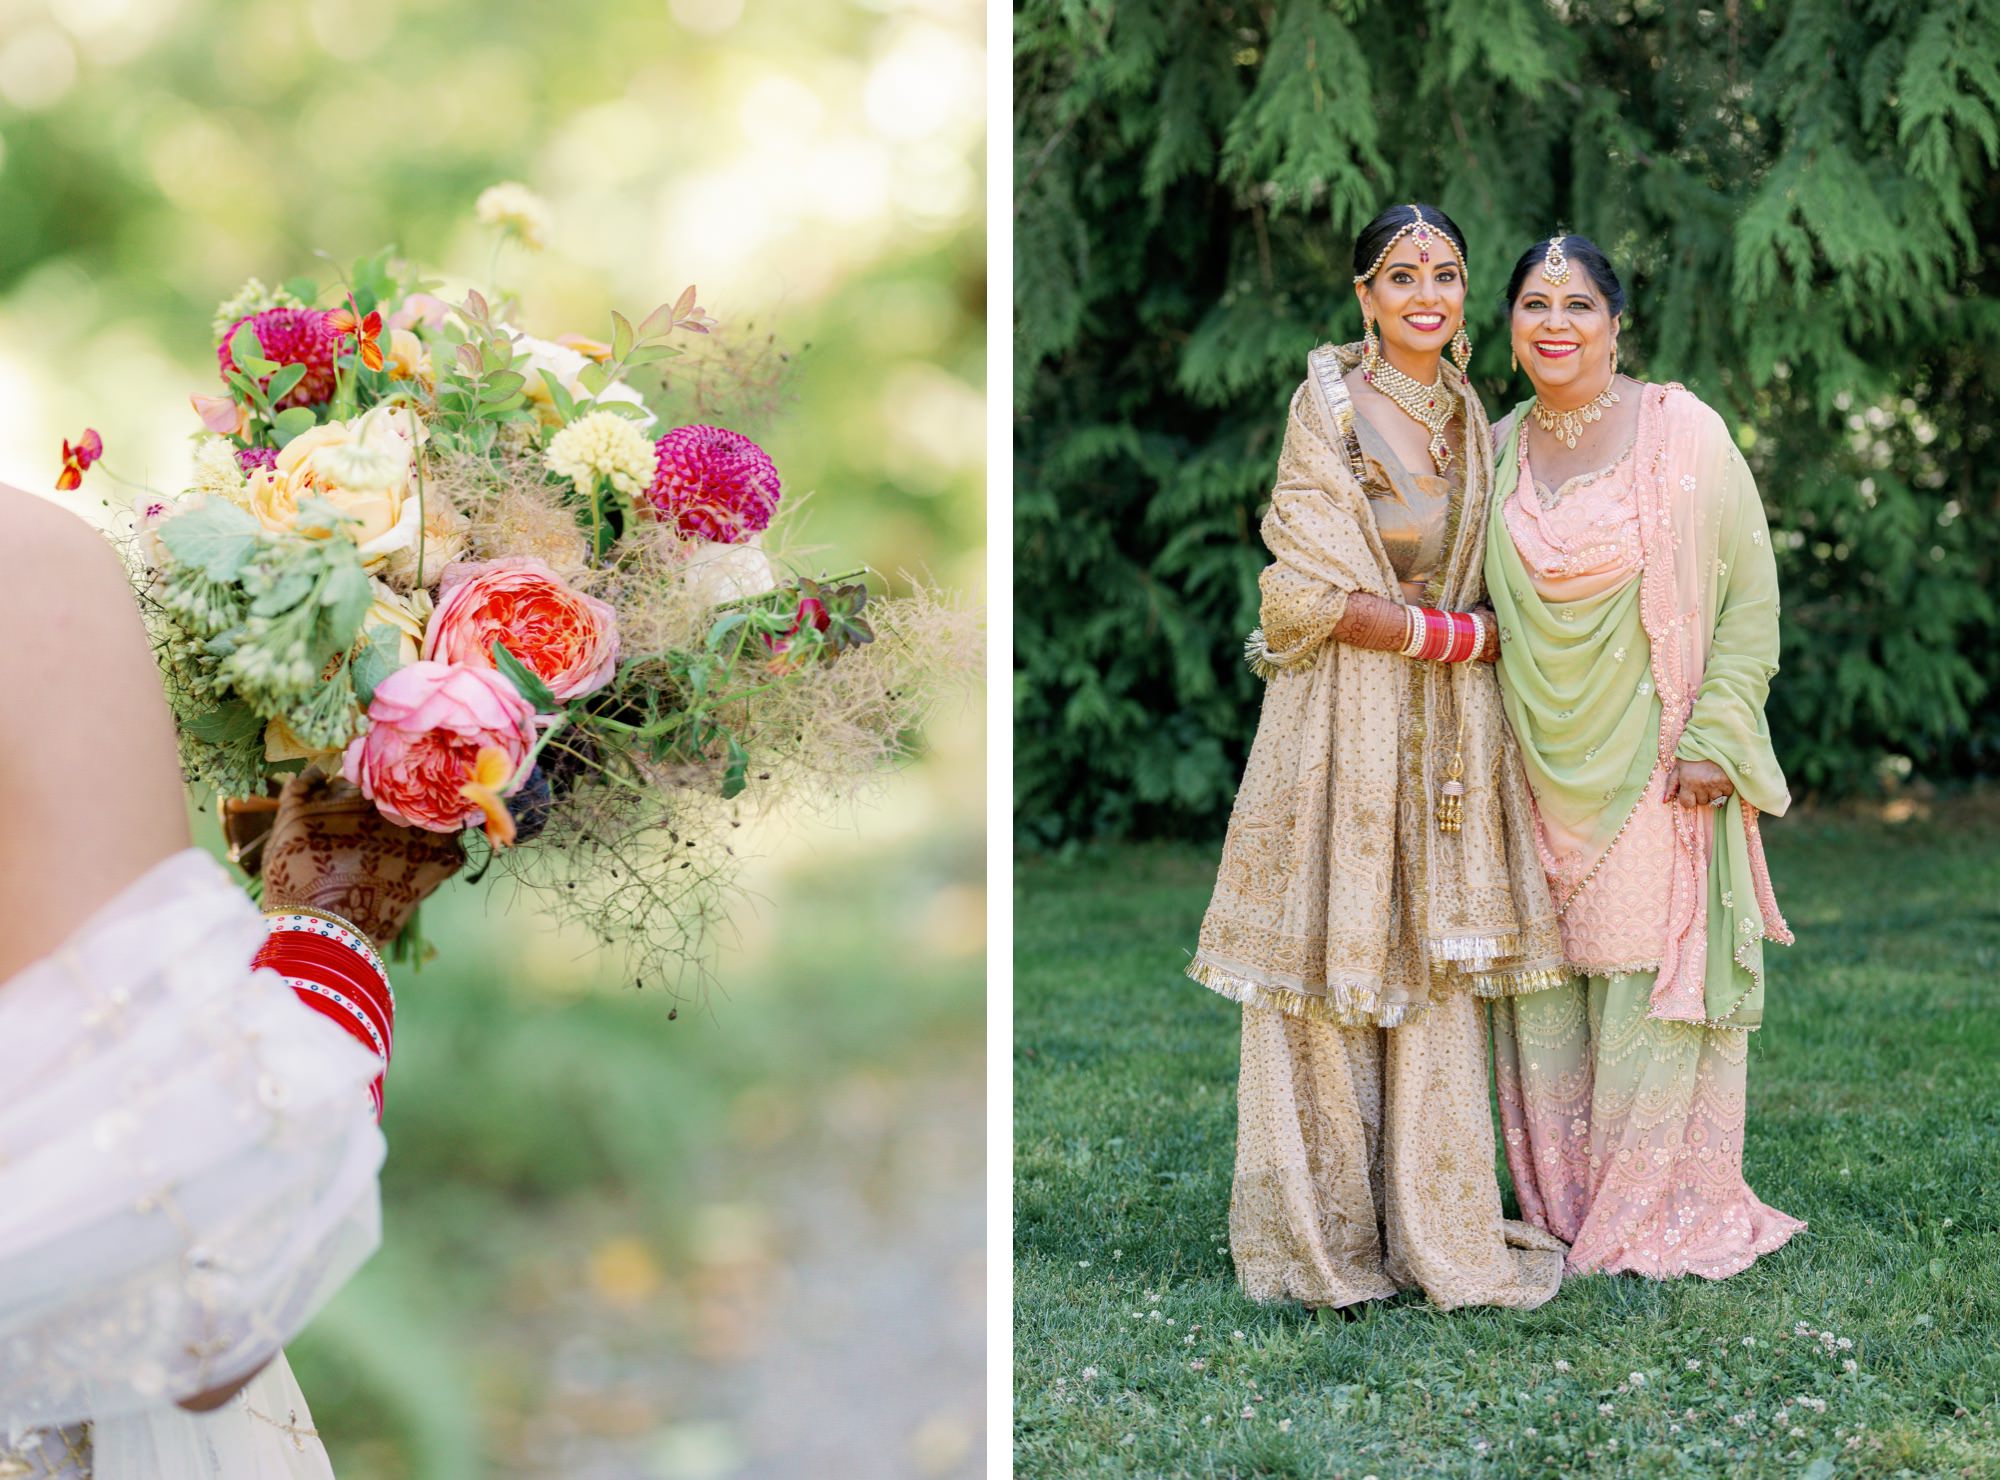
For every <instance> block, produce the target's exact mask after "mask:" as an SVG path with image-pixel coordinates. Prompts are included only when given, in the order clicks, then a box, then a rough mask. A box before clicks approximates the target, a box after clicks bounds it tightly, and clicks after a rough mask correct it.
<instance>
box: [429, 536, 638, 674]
mask: <svg viewBox="0 0 2000 1480" xmlns="http://www.w3.org/2000/svg"><path fill="white" fill-rule="evenodd" d="M495 642H504V643H506V644H507V651H508V652H510V653H512V654H513V655H514V656H515V657H517V658H519V659H520V660H521V661H522V662H523V663H524V664H526V665H527V666H528V667H529V668H531V669H533V670H534V673H535V676H536V677H537V678H539V679H541V681H542V682H543V683H545V684H547V685H548V686H549V692H550V693H552V694H554V695H555V696H556V698H557V699H559V700H564V701H567V700H570V699H576V698H581V697H582V696H583V695H585V694H591V693H595V692H596V691H597V690H599V689H601V688H603V687H604V686H605V685H606V684H608V683H610V682H611V675H612V674H613V673H615V672H616V671H617V669H618V615H617V613H616V612H614V611H612V609H611V608H610V607H609V606H608V605H606V604H605V603H604V602H602V601H599V600H598V599H597V598H596V597H594V596H585V595H584V594H583V593H582V592H580V591H573V590H571V589H570V588H569V587H568V586H567V585H565V584H564V583H563V579H562V577H561V576H558V575H557V574H556V573H555V572H554V571H552V570H550V569H549V568H548V567H547V566H546V565H544V564H543V563H542V562H541V561H539V560H537V559H535V558H534V557H533V556H532V555H508V556H505V557H503V558H502V559H499V560H481V561H461V562H459V563H458V564H455V565H447V566H446V567H445V568H444V574H443V575H442V576H441V577H440V578H439V580H438V596H437V611H436V612H435V613H433V614H432V616H431V621H430V626H429V627H428V628H426V629H425V632H424V656H425V657H426V658H435V659H437V660H438V661H440V662H444V663H464V664H467V665H470V666H473V667H479V668H491V667H492V666H493V644H494V643H495Z"/></svg>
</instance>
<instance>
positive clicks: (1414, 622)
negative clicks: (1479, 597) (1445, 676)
mask: <svg viewBox="0 0 2000 1480" xmlns="http://www.w3.org/2000/svg"><path fill="white" fill-rule="evenodd" d="M1403 611H1404V618H1403V621H1404V635H1403V646H1402V648H1401V649H1400V651H1401V653H1402V655H1403V656H1404V657H1406V658H1418V659H1421V660H1423V661H1425V662H1432V663H1470V662H1472V661H1473V660H1474V659H1475V658H1477V657H1478V656H1479V653H1480V650H1481V649H1482V648H1484V647H1485V646H1486V622H1485V619H1484V618H1482V617H1481V616H1480V615H1479V613H1477V612H1445V611H1439V610H1438V609H1437V608H1436V607H1434V606H1406V607H1404V608H1403Z"/></svg>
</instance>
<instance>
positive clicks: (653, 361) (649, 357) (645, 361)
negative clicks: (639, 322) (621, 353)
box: [625, 344, 682, 370]
mask: <svg viewBox="0 0 2000 1480" xmlns="http://www.w3.org/2000/svg"><path fill="white" fill-rule="evenodd" d="M681 354H682V350H681V348H680V346H679V345H674V344H648V345H644V346H642V347H640V348H639V349H635V350H633V351H632V353H631V354H629V355H627V356H626V358H625V368H626V369H628V370H638V369H642V368H644V367H645V366H647V365H657V364H659V363H660V362H661V361H662V360H675V359H679V358H680V356H681Z"/></svg>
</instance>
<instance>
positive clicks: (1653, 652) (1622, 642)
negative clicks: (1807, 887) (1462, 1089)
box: [1487, 388, 1805, 1279]
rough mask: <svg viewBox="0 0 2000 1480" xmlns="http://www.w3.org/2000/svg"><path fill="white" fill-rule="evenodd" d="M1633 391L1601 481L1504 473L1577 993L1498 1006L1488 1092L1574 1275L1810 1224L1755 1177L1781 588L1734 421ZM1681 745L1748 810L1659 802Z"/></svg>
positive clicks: (1741, 1264) (1531, 1198) (1735, 1251)
mask: <svg viewBox="0 0 2000 1480" xmlns="http://www.w3.org/2000/svg"><path fill="white" fill-rule="evenodd" d="M1644 394H1645V398H1646V399H1645V401H1644V403H1643V404H1642V408H1641V416H1640V422H1639V427H1638V433H1637V436H1636V437H1635V440H1634V443H1633V445H1632V447H1631V448H1628V449H1627V451H1626V453H1625V454H1624V455H1623V456H1622V457H1621V458H1619V459H1618V461H1617V462H1615V463H1614V464H1612V465H1611V466H1610V467H1608V468H1605V469H1603V470H1601V471H1600V472H1598V473H1595V474H1592V475H1588V476H1586V477H1583V478H1578V479H1572V480H1570V482H1568V483H1566V484H1564V485H1563V486H1562V487H1561V488H1560V489H1557V490H1548V489H1546V488H1538V486H1537V484H1536V482H1535V479H1534V477H1533V470H1532V468H1530V467H1529V465H1528V459H1527V455H1526V451H1525V449H1524V448H1522V447H1521V445H1520V438H1519V436H1518V434H1516V435H1515V436H1513V437H1510V438H1509V439H1508V441H1507V443H1506V444H1505V445H1504V447H1503V448H1502V451H1501V457H1500V458H1499V459H1498V460H1497V462H1498V467H1497V469H1496V471H1497V472H1498V473H1499V475H1500V476H1499V478H1498V480H1497V482H1498V483H1499V485H1500V486H1499V487H1496V490H1495V501H1496V506H1497V512H1496V516H1495V521H1494V524H1493V527H1492V533H1491V538H1490V541H1489V546H1488V570H1487V577H1488V585H1489V589H1491V590H1492V591H1493V593H1494V599H1495V606H1496V610H1498V611H1499V612H1500V615H1501V621H1502V625H1503V631H1504V632H1505V634H1506V642H1505V648H1504V651H1505V653H1506V657H1505V659H1503V663H1502V669H1501V675H1500V677H1501V684H1502V689H1503V693H1504V694H1505V695H1506V698H1507V701H1508V714H1509V718H1510V721H1511V722H1512V723H1513V725H1514V729H1515V732H1516V736H1517V739H1518V740H1519V741H1520V743H1521V748H1522V753H1523V759H1524V763H1525V764H1526V767H1527V770H1528V773H1529V780H1530V785H1531V787H1532V789H1533V790H1534V792H1535V798H1536V833H1537V836H1536V842H1537V845H1538V847H1539V849H1540V852H1541V855H1542V861H1543V866H1544V868H1545V870H1546V871H1547V873H1548V876H1549V883H1550V889H1551V892H1552V894H1553V896H1554V898H1555V900H1556V903H1557V907H1558V910H1559V911H1560V921H1561V925H1562V933H1563V946H1564V954H1565V956H1566V958H1567V960H1568V961H1569V964H1570V965H1571V966H1572V968H1574V969H1575V970H1576V971H1577V972H1578V974H1579V976H1580V978H1581V980H1579V981H1578V982H1577V983H1575V984H1573V985H1571V986H1568V987H1560V988H1555V989H1552V990H1549V991H1545V992H1538V993H1533V994H1529V995H1526V996H1522V997H1516V998H1511V999H1506V1000H1502V1001H1496V1002H1495V1003H1494V1004H1493V1018H1494V1030H1495V1038H1496V1049H1497V1053H1496V1061H1497V1070H1498V1072H1497V1080H1498V1089H1499V1096H1500V1115H1501V1124H1502V1128H1503V1131H1504V1134H1505V1141H1506V1154H1507V1160H1508V1166H1509V1168H1510V1171H1511V1173H1512V1176H1513V1180H1514V1184H1515V1188H1516V1192H1517V1194H1518V1196H1519V1198H1520V1203H1521V1211H1522V1216H1523V1217H1524V1218H1525V1219H1526V1220H1527V1221H1528V1222H1529V1223H1531V1224H1533V1225H1535V1226H1537V1227H1539V1228H1542V1229H1545V1230H1547V1231H1548V1232H1551V1233H1553V1234H1555V1235H1556V1236H1557V1237H1559V1238H1561V1239H1563V1240H1564V1241H1566V1242H1567V1243H1569V1244H1570V1245H1571V1249H1570V1254H1569V1259H1568V1266H1567V1267H1568V1269H1569V1270H1570V1271H1571V1272H1572V1273H1587V1272H1592V1271H1606V1272H1619V1271H1629V1272H1632V1273H1637V1274H1643V1275H1647V1276H1650V1277H1652V1278H1656V1279H1664V1278H1672V1277H1676V1276H1679V1275H1683V1274H1698V1275H1703V1276H1706V1277H1708V1278H1711V1279H1719V1278H1722V1277H1725V1276H1727V1275H1731V1274H1734V1273H1736V1272H1738V1271H1740V1270H1742V1269H1744V1268H1745V1267H1747V1266H1748V1265H1749V1264H1750V1263H1751V1262H1752V1261H1754V1260H1755V1259H1756V1258H1757V1257H1758V1256H1759V1255H1760V1254H1763V1253H1767V1252H1769V1251H1770V1250H1772V1249H1775V1248H1777V1247H1779V1246H1780V1245H1782V1244H1783V1243H1785V1242H1786V1240H1788V1239H1789V1238H1791V1236H1792V1235H1793V1234H1794V1233H1796V1232H1798V1231H1799V1230H1800V1229H1802V1228H1803V1227H1804V1226H1805V1225H1804V1224H1803V1223H1802V1222H1800V1221H1799V1220H1797V1219H1795V1218H1792V1217H1789V1216H1787V1215H1786V1214H1784V1213H1781V1212H1778V1211H1776V1210H1775V1209H1773V1208H1770V1207H1768V1206H1766V1205H1765V1204H1764V1203H1763V1202H1761V1201H1760V1200H1759V1199H1758V1198H1757V1197H1756V1195H1755V1194H1754V1193H1752V1192H1751V1190H1750V1188H1749V1186H1748V1185H1747V1183H1746V1182H1745V1181H1744V1176H1743V1138H1744V1126H1745V1119H1746V1115H1745V1078H1746V1067H1747V1057H1748V1054H1747V1043H1748V1032H1747V1030H1748V1029H1750V1028H1752V1027H1754V1026H1756V1023H1757V1022H1758V1020H1759V1018H1760V1015H1761V1008H1762V986H1763V973H1762V954H1761V942H1762V940H1763V939H1765V938H1767V937H1768V938H1772V939H1777V940H1781V941H1783V940H1789V938H1790V937H1789V933H1788V932H1787V931H1786V929H1785V926H1784V922H1783V920H1782V918H1781V917H1780V916H1779V914H1778V910H1777V906H1776V902H1775V900H1774V899H1773V898H1772V897H1771V893H1770V881H1769V875H1768V872H1767V871H1766V870H1765V869H1764V867H1763V850H1762V846H1761V842H1760V841H1759V839H1758V835H1757V830H1756V821H1757V813H1758V810H1759V807H1760V804H1761V806H1762V808H1763V809H1764V810H1771V811H1779V810H1782V809H1783V807H1784V805H1785V803H1786V801H1787V800H1788V799H1787V798H1786V797H1785V796H1784V793H1783V783H1782V777H1781V776H1780V775H1778V773H1777V770H1776V765H1775V761H1774V760H1773V759H1771V758H1770V757H1769V755H1768V737H1767V736H1765V735H1764V734H1763V732H1762V728H1761V726H1762V700H1763V688H1762V686H1763V684H1764V683H1766V682H1768V678H1769V675H1770V672H1771V671H1775V649H1776V597H1775V592H1776V587H1775V578H1774V577H1772V576H1770V573H1769V560H1770V557H1769V547H1768V540H1767V536H1766V534H1765V530H1764V524H1763V516H1762V511H1761V507H1758V506H1756V499H1755V489H1754V485H1752V484H1750V482H1749V474H1748V471H1747V469H1744V468H1742V465H1741V459H1740V458H1738V457H1736V456H1735V454H1734V448H1733V446H1730V445H1728V444H1727V434H1726V432H1725V431H1723V430H1722V428H1721V423H1720V420H1719V418H1716V417H1715V416H1714V414H1713V413H1712V412H1710V411H1709V410H1708V408H1707V407H1705V406H1703V405H1702V404H1701V403H1700V402H1699V401H1697V400H1695V398H1694V397H1692V396H1690V395H1688V394H1687V393H1686V392H1684V391H1680V390H1678V388H1648V389H1647V390H1646V392H1645V393H1644ZM1510 475H1511V476H1510ZM1705 481H1706V482H1707V483H1708V485H1709V486H1708V487H1707V488H1706V490H1704V486H1703V485H1704V482H1705ZM1718 486H1721V487H1724V488H1726V489H1727V492H1726V494H1721V493H1718V492H1717V487H1718ZM1746 489H1747V501H1746V496H1745V490H1746ZM1753 514H1754V517H1753ZM1649 517H1650V519H1651V520H1652V525H1653V527H1652V528H1650V529H1649V528H1648V527H1647V522H1648V519H1649ZM1720 526H1727V527H1726V528H1719V527H1720ZM1649 562H1650V563H1652V568H1651V569H1649ZM1760 562H1761V563H1760ZM1732 564H1735V565H1740V566H1742V567H1744V569H1742V570H1740V571H1738V572H1736V574H1735V576H1734V577H1733V578H1732V573H1731V566H1732ZM1767 586H1768V593H1767V591H1766V587H1767ZM1524 587H1525V588H1528V589H1523V588H1524ZM1760 603H1761V604H1763V605H1764V606H1768V610H1763V609H1761V607H1760ZM1765 625H1768V628H1769V634H1768V647H1769V652H1768V655H1767V654H1766V653H1765V650H1764V649H1765V645H1766V638H1765V634H1764V627H1765ZM1690 631H1693V632H1694V634H1695V635H1694V636H1693V637H1692V638H1690V637H1689V636H1687V634H1688V633H1689V632H1690ZM1746 634H1749V635H1747V636H1746ZM1656 639H1657V646H1656ZM1661 648H1664V649H1665V650H1664V651H1661V650H1660V649H1661ZM1739 648H1741V649H1744V651H1738V649H1739ZM1663 659H1664V660H1665V661H1662V660H1663ZM1704 679H1711V680H1713V682H1711V683H1704ZM1753 710H1754V717H1753V716H1752V714H1751V711H1753ZM1677 754H1678V755H1679V756H1680V757H1681V758H1686V759H1711V758H1713V759H1716V760H1718V762H1719V763H1722V764H1724V765H1725V768H1726V769H1728V770H1729V771H1730V773H1731V776H1732V780H1735V781H1736V782H1737V784H1738V790H1739V792H1740V793H1741V795H1740V796H1738V797H1736V798H1732V800H1731V802H1730V803H1729V805H1728V806H1727V807H1726V808H1719V809H1709V808H1701V809H1699V810H1698V811H1694V812H1688V811H1684V810H1683V809H1681V808H1679V807H1678V806H1673V805H1668V804H1666V803H1664V801H1663V800H1662V794H1661V786H1662V782H1663V780H1664V774H1665V771H1666V769H1667V767H1668V765H1669V764H1670V762H1671V761H1672V760H1673V759H1674V758H1675V757H1676V755H1677ZM1739 894H1740V895H1741V896H1742V897H1741V899H1740V900H1739V898H1738V895H1739Z"/></svg>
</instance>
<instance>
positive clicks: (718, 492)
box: [646, 426, 780, 545]
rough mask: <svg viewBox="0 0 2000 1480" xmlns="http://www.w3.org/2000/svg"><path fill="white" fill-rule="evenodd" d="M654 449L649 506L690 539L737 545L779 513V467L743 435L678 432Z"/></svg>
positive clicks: (705, 429) (714, 430)
mask: <svg viewBox="0 0 2000 1480" xmlns="http://www.w3.org/2000/svg"><path fill="white" fill-rule="evenodd" d="M653 446H654V468H653V482H652V486H651V487H649V488H648V489H647V490H646V501H647V502H648V503H650V504H651V505H652V506H653V511H654V512H655V513H656V514H658V515H659V517H660V518H661V519H663V520H665V521H666V522H668V523H669V524H673V525H675V526H677V527H678V528H679V530H680V532H681V534H683V535H684V536H686V537H688V538H690V539H702V540H714V541H716V542H717V543H720V544H725V545H733V544H737V543H739V542H740V541H742V540H744V539H746V538H748V537H749V536H751V535H753V534H756V533H758V532H759V531H761V530H763V529H765V528H766V527H768V526H769V524H770V523H771V516H772V515H773V514H775V513H776V512H777V510H778V494H779V491H780V490H779V484H778V467H777V464H776V463H774V462H772V461H771V458H770V455H769V454H768V453H766V452H765V451H764V449H763V448H761V447H759V446H758V445H757V444H756V443H755V442H753V441H751V440H750V439H749V438H748V437H746V436H744V435H743V434H742V433H741V432H732V431H730V430H729V429H728V428H726V427H709V426H691V427H675V428H674V429H673V430H672V431H671V432H668V433H667V434H666V435H665V436H664V437H661V438H660V439H659V441H658V442H656V443H654V444H653Z"/></svg>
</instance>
